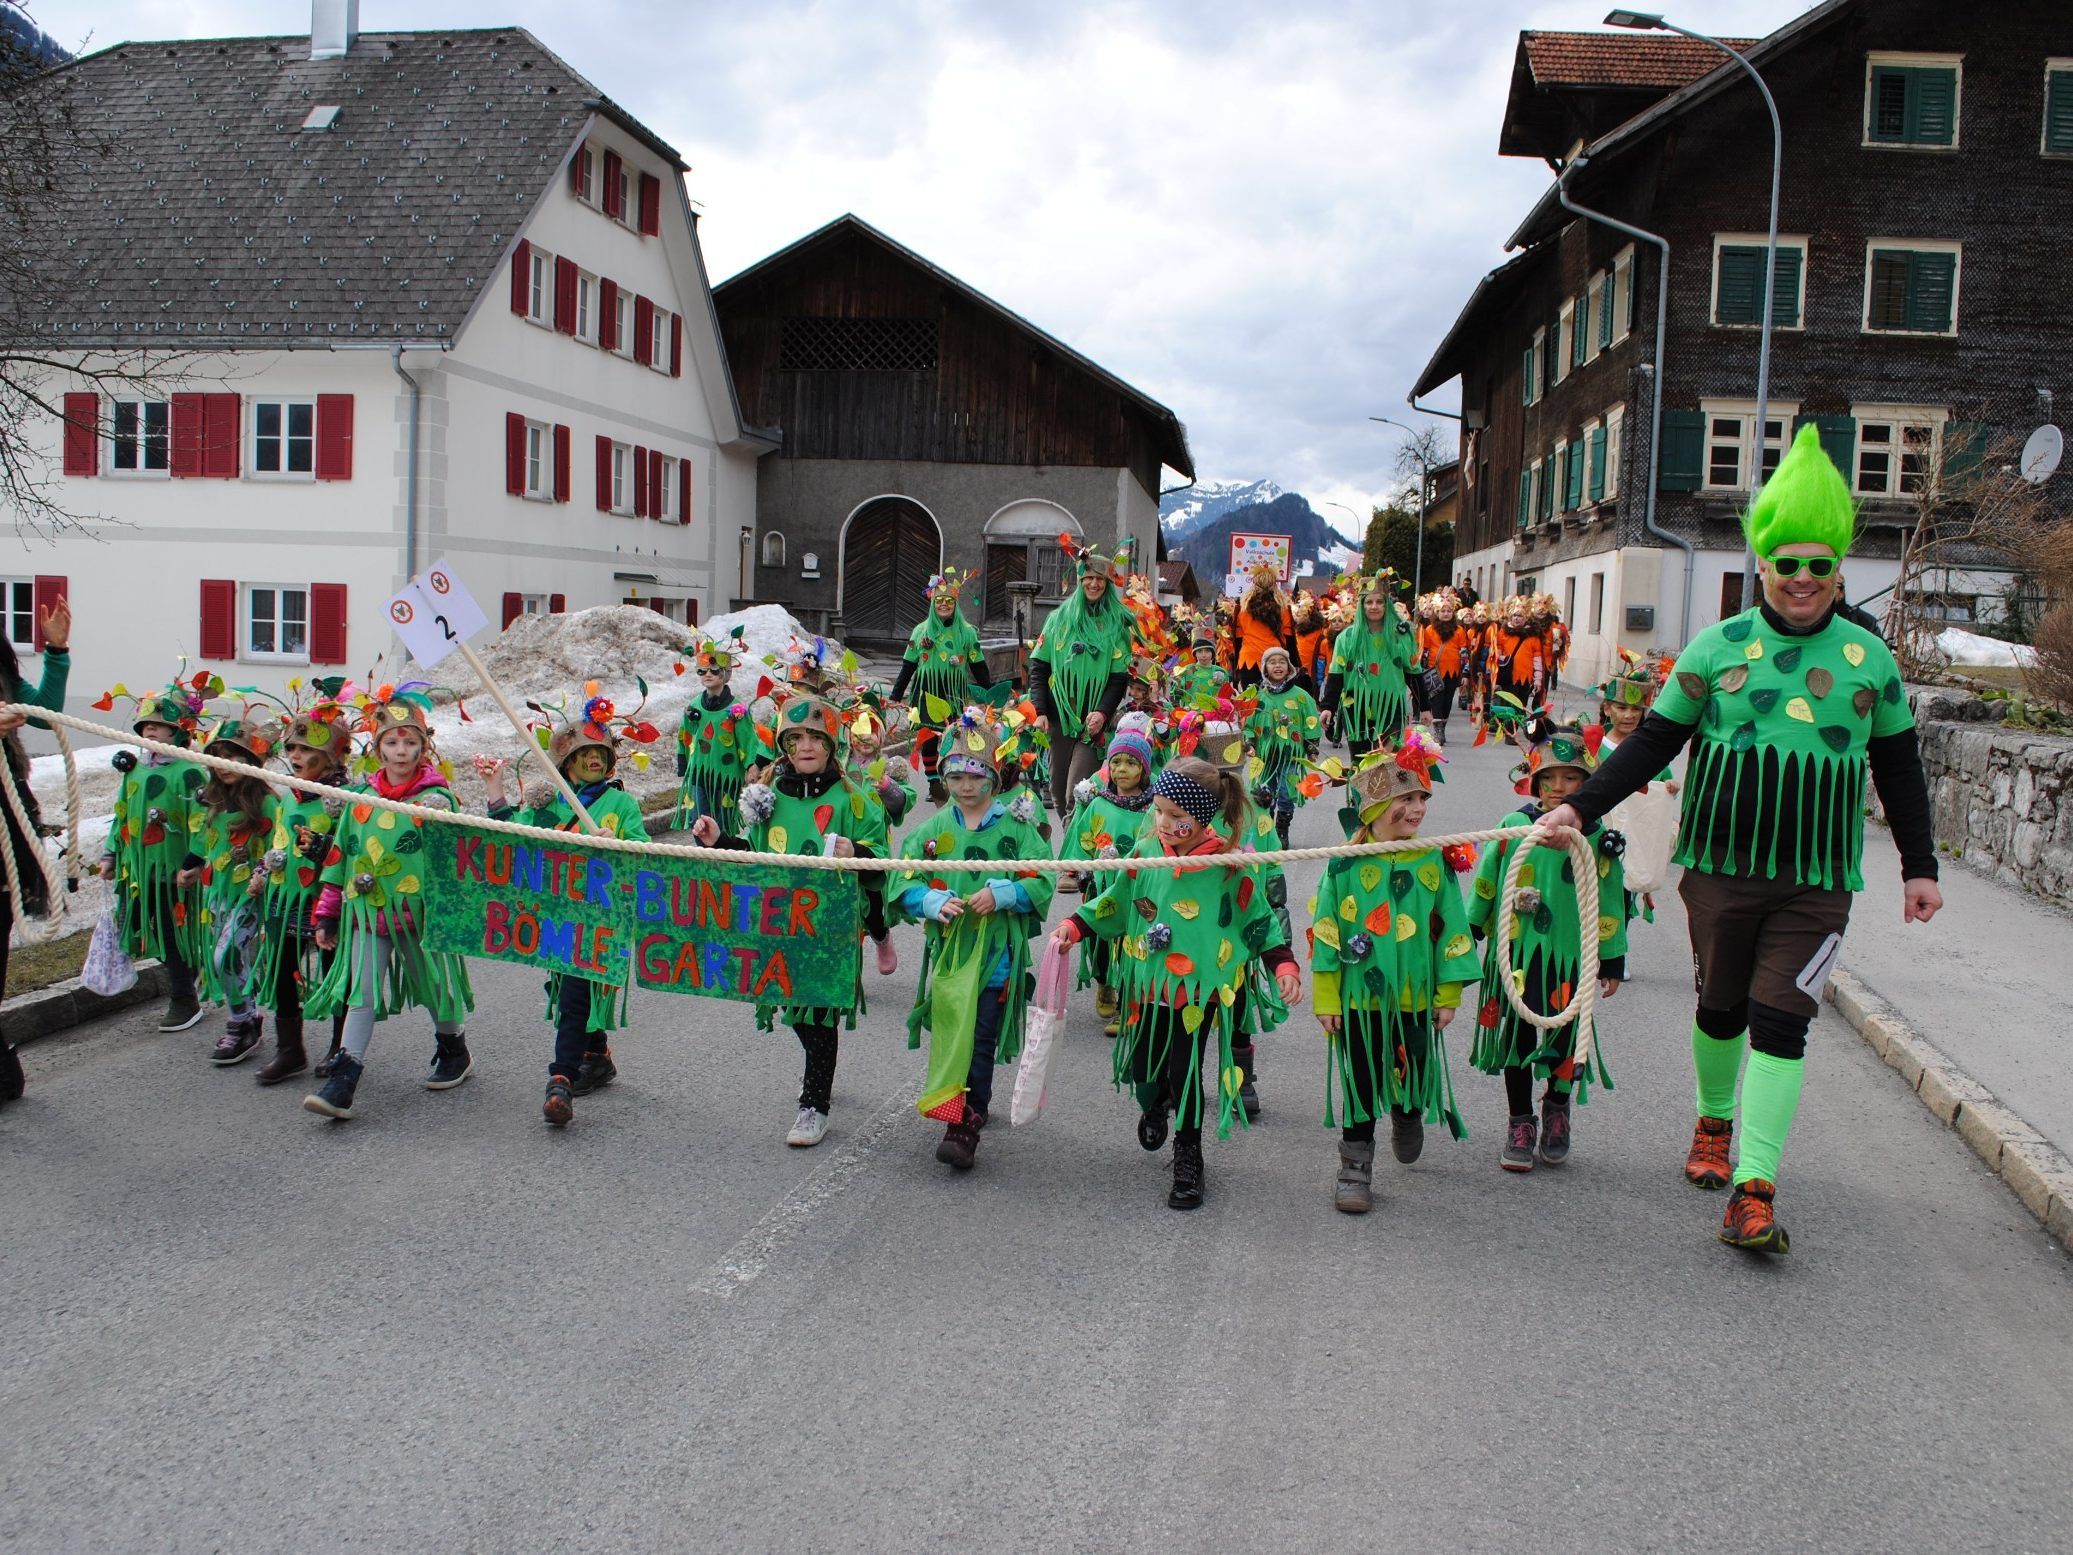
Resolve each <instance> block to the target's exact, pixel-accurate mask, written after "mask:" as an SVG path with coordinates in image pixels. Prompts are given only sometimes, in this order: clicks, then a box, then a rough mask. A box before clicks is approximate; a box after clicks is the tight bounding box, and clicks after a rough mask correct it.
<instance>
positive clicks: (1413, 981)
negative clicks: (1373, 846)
mask: <svg viewBox="0 0 2073 1555" xmlns="http://www.w3.org/2000/svg"><path fill="white" fill-rule="evenodd" d="M1444 759H1445V758H1444V757H1443V756H1442V755H1441V753H1440V749H1439V747H1438V746H1437V745H1435V744H1433V743H1432V742H1431V741H1429V740H1427V739H1426V738H1425V736H1424V735H1423V734H1421V733H1419V732H1418V731H1416V730H1415V729H1414V730H1412V731H1410V732H1409V733H1408V734H1407V735H1406V736H1405V741H1404V744H1403V746H1402V747H1401V748H1399V749H1396V750H1390V749H1387V748H1385V749H1382V750H1378V751H1374V752H1372V753H1370V754H1369V755H1368V756H1367V757H1366V758H1365V759H1364V760H1363V761H1362V762H1361V763H1360V764H1359V765H1358V766H1356V767H1355V768H1354V769H1353V771H1352V772H1351V773H1350V774H1349V775H1348V776H1347V777H1346V779H1345V781H1346V783H1347V785H1348V787H1349V788H1350V789H1351V790H1352V797H1351V803H1349V804H1348V805H1347V807H1346V809H1345V810H1343V811H1342V812H1341V813H1340V820H1341V821H1342V822H1343V823H1344V824H1345V826H1346V840H1347V841H1349V842H1401V841H1408V840H1409V839H1411V838H1413V837H1415V836H1417V835H1418V828H1419V827H1420V826H1422V825H1423V824H1424V822H1425V808H1426V802H1427V801H1428V800H1429V799H1430V798H1431V796H1432V785H1433V783H1434V782H1435V781H1437V780H1438V779H1439V776H1440V773H1439V766H1438V763H1439V762H1441V761H1442V760H1444ZM1310 968H1311V982H1312V988H1313V993H1314V997H1315V999H1316V1009H1317V1019H1318V1022H1319V1024H1321V1025H1322V1026H1323V1027H1324V1030H1325V1037H1326V1039H1327V1041H1328V1042H1329V1043H1330V1047H1331V1052H1330V1057H1329V1059H1328V1061H1327V1064H1326V1068H1325V1122H1326V1123H1327V1125H1330V1124H1334V1123H1336V1124H1337V1125H1338V1126H1339V1175H1338V1180H1337V1181H1336V1182H1335V1183H1334V1185H1333V1189H1332V1203H1333V1205H1334V1206H1335V1207H1336V1208H1338V1209H1340V1210H1342V1211H1344V1212H1345V1213H1346V1214H1349V1215H1364V1214H1366V1213H1367V1212H1368V1210H1369V1208H1370V1207H1371V1206H1372V1204H1373V1174H1374V1165H1375V1124H1376V1123H1377V1122H1378V1121H1379V1120H1380V1119H1381V1118H1382V1117H1383V1116H1384V1115H1387V1116H1388V1118H1389V1121H1390V1146H1391V1149H1392V1150H1393V1152H1394V1153H1395V1155H1396V1158H1397V1159H1398V1160H1399V1161H1402V1162H1404V1163H1405V1164H1407V1165H1408V1164H1409V1163H1410V1162H1413V1161H1415V1160H1417V1159H1418V1157H1419V1156H1420V1155H1421V1154H1422V1153H1423V1151H1424V1148H1425V1125H1426V1124H1427V1123H1441V1122H1444V1123H1445V1124H1446V1125H1447V1128H1448V1130H1449V1131H1450V1132H1451V1133H1452V1134H1453V1136H1454V1137H1455V1138H1456V1139H1462V1138H1465V1137H1466V1136H1467V1133H1468V1131H1467V1129H1465V1128H1464V1127H1463V1126H1462V1122H1461V1113H1460V1111H1459V1109H1457V1108H1456V1107H1455V1105H1454V1089H1453V1086H1452V1084H1451V1083H1450V1082H1449V1080H1448V1078H1447V1047H1446V1039H1445V1037H1444V1036H1443V1035H1442V1033H1443V1032H1444V1031H1445V1030H1446V1028H1447V1026H1448V1025H1449V1024H1450V1023H1451V1022H1452V1021H1453V1019H1454V1012H1455V1010H1457V1009H1458V1008H1459V1007H1460V1005H1461V990H1462V988H1463V987H1464V986H1465V985H1467V984H1469V983H1473V982H1475V981H1476V979H1477V978H1478V977H1479V976H1480V975H1481V974H1480V970H1479V968H1478V966H1477V963H1476V956H1475V940H1474V937H1473V936H1472V935H1471V934H1470V932H1469V927H1468V916H1467V914H1466V913H1465V912H1464V911H1463V909H1462V905H1461V887H1460V885H1459V883H1458V882H1457V881H1456V879H1455V871H1454V865H1453V861H1452V860H1450V859H1449V858H1447V857H1446V856H1445V855H1444V854H1442V853H1441V851H1440V850H1439V849H1438V848H1423V849H1419V850H1418V851H1416V852H1405V853H1384V854H1378V855H1376V856H1375V857H1373V858H1362V859H1333V860H1332V861H1331V862H1330V863H1329V864H1327V865H1326V866H1325V871H1324V875H1323V877H1322V878H1321V879H1320V880H1319V881H1318V884H1317V894H1316V895H1315V896H1314V897H1312V898H1311V899H1310Z"/></svg>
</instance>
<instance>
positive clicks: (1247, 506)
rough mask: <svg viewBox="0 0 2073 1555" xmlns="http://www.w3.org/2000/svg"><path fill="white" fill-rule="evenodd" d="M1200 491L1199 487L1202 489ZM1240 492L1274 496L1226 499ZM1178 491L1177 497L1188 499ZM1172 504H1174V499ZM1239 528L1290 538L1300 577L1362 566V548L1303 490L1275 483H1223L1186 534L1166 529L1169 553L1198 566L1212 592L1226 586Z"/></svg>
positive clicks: (1201, 580) (1201, 575)
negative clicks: (1233, 538)
mask: <svg viewBox="0 0 2073 1555" xmlns="http://www.w3.org/2000/svg"><path fill="white" fill-rule="evenodd" d="M1197 489H1198V490H1199V489H1200V488H1197ZM1239 492H1248V493H1264V492H1272V493H1274V495H1273V496H1271V497H1262V498H1260V499H1259V500H1254V501H1247V502H1240V501H1226V500H1225V499H1226V498H1229V497H1235V496H1236V495H1237V494H1238V493H1239ZM1184 495H1185V493H1180V492H1176V493H1174V496H1176V497H1178V496H1184ZM1167 500H1168V501H1171V500H1173V499H1172V498H1171V497H1169V498H1168V499H1167ZM1240 530H1244V531H1257V532H1258V533H1261V534H1280V535H1287V536H1288V537H1289V541H1290V554H1291V557H1292V559H1293V560H1294V562H1295V568H1296V571H1297V572H1298V573H1299V574H1300V573H1305V572H1310V571H1312V570H1320V571H1324V572H1335V571H1337V570H1339V569H1340V568H1342V567H1345V566H1350V565H1353V564H1354V563H1357V562H1358V560H1359V558H1360V547H1359V545H1358V543H1357V542H1355V541H1353V540H1350V539H1348V538H1347V537H1346V536H1345V535H1342V534H1340V533H1339V532H1338V531H1337V530H1335V529H1334V528H1332V526H1331V525H1330V524H1328V523H1326V522H1325V521H1324V520H1323V519H1322V518H1321V517H1319V516H1318V513H1317V510H1316V509H1315V508H1313V507H1311V506H1310V504H1309V502H1308V501H1306V500H1305V499H1304V497H1303V496H1302V494H1301V493H1300V492H1293V491H1283V490H1282V489H1281V488H1280V487H1279V486H1276V485H1275V484H1274V483H1273V482H1272V481H1254V482H1252V483H1250V484H1249V485H1245V486H1235V485H1220V486H1219V487H1218V488H1217V489H1216V494H1215V495H1214V496H1211V497H1209V498H1208V500H1207V501H1205V503H1204V505H1203V507H1202V509H1201V511H1200V512H1199V513H1197V514H1196V515H1195V516H1194V518H1193V519H1192V521H1191V522H1190V523H1189V525H1188V527H1187V529H1186V530H1184V531H1182V530H1176V529H1175V528H1173V527H1171V526H1170V525H1169V527H1168V528H1167V530H1166V554H1167V555H1168V556H1169V557H1172V558H1175V559H1177V560H1180V561H1185V562H1188V563H1190V564H1191V565H1193V567H1194V569H1195V576H1196V578H1197V579H1198V580H1200V582H1201V584H1202V587H1203V588H1204V589H1205V590H1206V591H1208V592H1211V593H1215V592H1218V591H1220V590H1221V589H1222V588H1223V586H1224V573H1225V571H1226V570H1227V568H1228V567H1229V565H1230V559H1231V536H1232V534H1233V533H1235V532H1238V531H1240Z"/></svg>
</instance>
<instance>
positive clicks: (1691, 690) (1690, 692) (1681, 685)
mask: <svg viewBox="0 0 2073 1555" xmlns="http://www.w3.org/2000/svg"><path fill="white" fill-rule="evenodd" d="M1677 689H1678V690H1679V691H1682V692H1683V693H1684V694H1685V695H1686V696H1687V697H1689V698H1691V700H1692V701H1694V702H1703V701H1705V700H1706V678H1705V677H1704V676H1703V675H1694V674H1693V673H1692V672H1691V671H1690V670H1679V671H1678V672H1677Z"/></svg>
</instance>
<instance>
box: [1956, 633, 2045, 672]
mask: <svg viewBox="0 0 2073 1555" xmlns="http://www.w3.org/2000/svg"><path fill="white" fill-rule="evenodd" d="M1936 649H1937V652H1939V653H1941V654H1942V655H1943V656H1944V657H1945V658H1947V659H1949V660H1950V661H1951V663H1952V664H1953V665H1954V666H1961V667H1966V668H1972V669H1990V668H1991V669H2034V668H2036V665H2037V650H2036V649H2035V648H2027V647H2025V646H2023V645H2022V644H2021V643H2005V642H2002V641H2001V640H2000V639H1999V638H1997V637H1982V636H1980V635H1979V634H1978V633H1977V632H1968V631H1965V630H1964V629H1963V628H1961V627H1956V626H1951V627H1946V628H1945V629H1944V630H1943V631H1941V632H1938V633H1937V634H1936Z"/></svg>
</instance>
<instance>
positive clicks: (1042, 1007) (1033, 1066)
mask: <svg viewBox="0 0 2073 1555" xmlns="http://www.w3.org/2000/svg"><path fill="white" fill-rule="evenodd" d="M1071 986H1072V952H1071V951H1070V950H1067V949H1066V948H1065V947H1064V946H1062V945H1060V944H1058V943H1057V941H1055V940H1046V941H1045V942H1044V954H1043V959H1042V960H1041V961H1039V962H1038V963H1037V984H1036V997H1035V998H1034V999H1032V1000H1031V1001H1030V1004H1029V1011H1028V1015H1027V1017H1026V1019H1025V1022H1024V1025H1023V1032H1022V1061H1021V1062H1020V1063H1019V1064H1017V1065H1016V1066H1015V1095H1014V1098H1013V1100H1011V1101H1010V1102H1009V1104H1008V1122H1009V1123H1010V1124H1011V1125H1012V1126H1014V1127H1016V1128H1020V1127H1021V1126H1022V1125H1023V1124H1025V1123H1033V1122H1035V1121H1036V1118H1037V1115H1038V1114H1039V1113H1041V1112H1042V1111H1043V1110H1044V1097H1045V1093H1046V1091H1047V1090H1048V1089H1049V1087H1050V1081H1051V1065H1052V1062H1053V1060H1054V1059H1055V1058H1056V1056H1057V1053H1058V1049H1059V1047H1060V1046H1061V1045H1062V1044H1063V1042H1064V1040H1065V1000H1066V994H1067V991H1068V990H1069V989H1070V988H1071Z"/></svg>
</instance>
